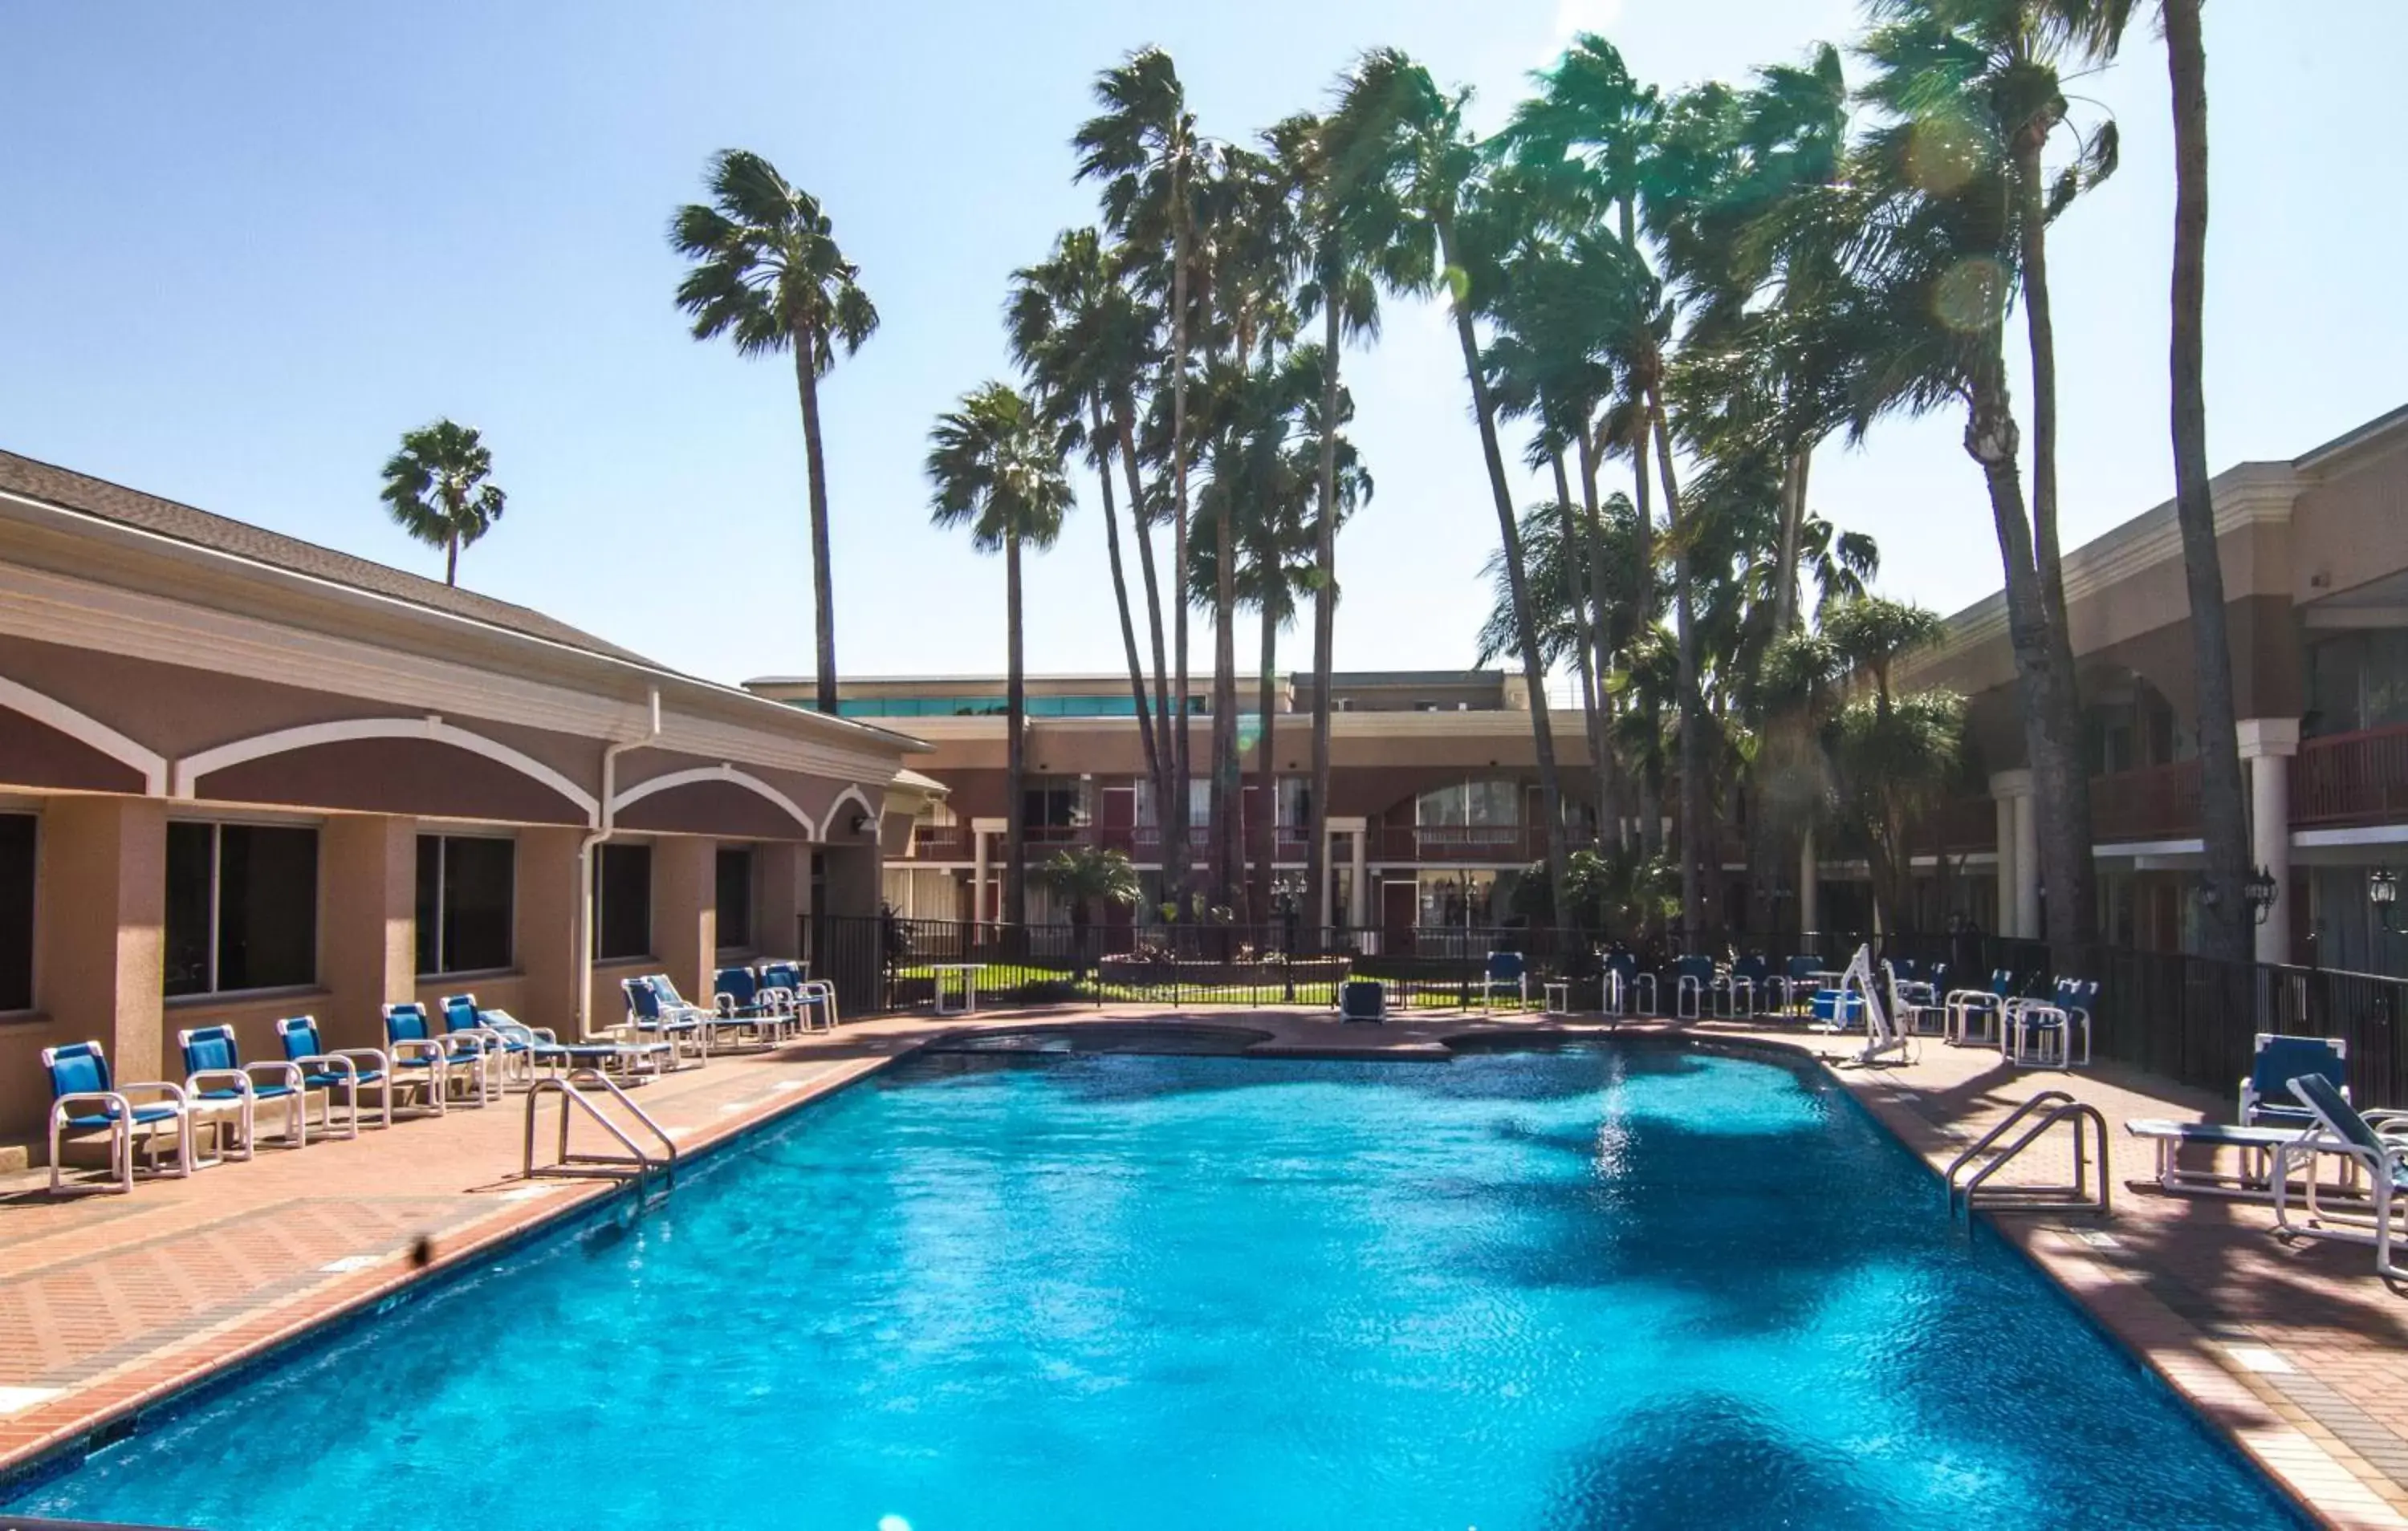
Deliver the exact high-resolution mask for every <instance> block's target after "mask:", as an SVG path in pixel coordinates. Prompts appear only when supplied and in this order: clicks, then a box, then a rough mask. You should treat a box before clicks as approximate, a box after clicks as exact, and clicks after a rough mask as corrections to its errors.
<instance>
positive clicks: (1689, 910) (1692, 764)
mask: <svg viewBox="0 0 2408 1531" xmlns="http://www.w3.org/2000/svg"><path fill="white" fill-rule="evenodd" d="M1647 421H1648V425H1649V427H1650V429H1651V432H1652V434H1653V435H1654V436H1655V438H1656V471H1657V472H1658V473H1659V474H1660V475H1662V477H1663V479H1664V525H1665V528H1666V530H1667V531H1668V532H1669V533H1670V536H1671V538H1672V639H1673V645H1674V649H1675V651H1676V653H1677V654H1678V656H1679V664H1680V671H1679V680H1678V682H1677V684H1678V685H1679V687H1680V693H1681V717H1680V727H1681V938H1682V940H1683V942H1684V944H1685V945H1686V946H1687V948H1688V949H1689V950H1690V951H1692V952H1695V951H1698V950H1699V947H1700V945H1701V944H1702V942H1703V940H1704V938H1705V888H1704V882H1703V877H1702V875H1701V872H1700V866H1701V864H1702V863H1703V862H1704V859H1705V858H1706V857H1707V856H1710V855H1713V856H1717V857H1719V848H1718V843H1717V842H1718V837H1717V836H1716V835H1715V833H1714V830H1713V825H1711V824H1709V823H1707V822H1706V818H1707V814H1706V727H1705V724H1706V719H1705V697H1704V695H1703V694H1701V693H1700V692H1699V689H1698V668H1699V665H1698V624H1697V620H1696V613H1695V611H1694V609H1693V608H1694V606H1695V593H1694V592H1693V590H1692V589H1691V585H1692V583H1693V581H1692V580H1691V579H1690V577H1689V538H1688V534H1687V529H1686V528H1685V527H1684V526H1683V525H1682V523H1681V484H1680V480H1679V479H1676V478H1675V477H1674V476H1673V473H1672V432H1671V429H1670V427H1669V426H1668V425H1666V424H1665V422H1664V396H1663V393H1662V392H1661V390H1660V389H1659V387H1658V386H1657V385H1656V382H1655V381H1654V380H1653V379H1650V380H1649V382H1648V384H1647Z"/></svg>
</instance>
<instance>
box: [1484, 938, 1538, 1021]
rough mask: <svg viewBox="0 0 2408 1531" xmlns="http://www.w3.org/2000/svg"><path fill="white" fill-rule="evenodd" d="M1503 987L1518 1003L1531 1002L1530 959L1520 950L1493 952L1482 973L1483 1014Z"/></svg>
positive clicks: (1527, 1003)
mask: <svg viewBox="0 0 2408 1531" xmlns="http://www.w3.org/2000/svg"><path fill="white" fill-rule="evenodd" d="M1500 989H1502V990H1503V991H1505V992H1506V993H1507V994H1512V996H1513V999H1514V1002H1515V1003H1516V1004H1517V1005H1521V1006H1524V1007H1527V1006H1528V1005H1529V1003H1530V960H1529V959H1528V958H1527V957H1525V956H1524V955H1522V953H1520V952H1490V953H1488V961H1487V963H1486V965H1485V966H1483V967H1482V969H1481V973H1480V1009H1481V1011H1482V1013H1483V1014H1485V1013H1486V1012H1487V1010H1488V1007H1489V1005H1490V1004H1491V1003H1492V1002H1493V1001H1494V1000H1495V999H1496V997H1497V992H1498V990H1500Z"/></svg>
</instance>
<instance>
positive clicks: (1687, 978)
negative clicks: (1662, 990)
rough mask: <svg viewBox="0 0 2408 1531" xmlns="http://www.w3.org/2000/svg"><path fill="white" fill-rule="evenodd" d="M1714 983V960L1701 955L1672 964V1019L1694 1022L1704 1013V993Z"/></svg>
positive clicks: (1678, 960)
mask: <svg viewBox="0 0 2408 1531" xmlns="http://www.w3.org/2000/svg"><path fill="white" fill-rule="evenodd" d="M1713 981H1714V959H1713V958H1712V957H1708V956H1702V955H1691V956H1686V957H1676V958H1674V959H1673V962H1672V1017H1673V1019H1674V1020H1677V1021H1695V1020H1696V1019H1698V1017H1699V1016H1700V1015H1701V1014H1703V1013H1704V1012H1705V1008H1706V991H1707V989H1708V988H1709V986H1711V985H1712V984H1713Z"/></svg>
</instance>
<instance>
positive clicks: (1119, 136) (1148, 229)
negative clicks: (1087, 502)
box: [1071, 48, 1204, 893]
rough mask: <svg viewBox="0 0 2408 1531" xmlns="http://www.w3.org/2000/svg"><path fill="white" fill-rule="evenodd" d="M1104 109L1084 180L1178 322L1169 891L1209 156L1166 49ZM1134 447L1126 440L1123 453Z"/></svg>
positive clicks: (1183, 701)
mask: <svg viewBox="0 0 2408 1531" xmlns="http://www.w3.org/2000/svg"><path fill="white" fill-rule="evenodd" d="M1095 93H1096V101H1097V105H1098V106H1099V107H1102V108H1103V109H1102V110H1101V111H1099V112H1098V113H1097V115H1096V116H1094V117H1091V118H1089V119H1088V120H1087V121H1086V122H1084V123H1083V124H1082V125H1081V126H1080V128H1079V131H1078V134H1077V135H1076V136H1075V137H1073V138H1072V140H1071V145H1072V147H1073V148H1074V149H1076V150H1078V153H1079V171H1078V179H1080V180H1096V181H1100V182H1102V183H1103V210H1104V224H1105V226H1106V227H1107V228H1109V229H1111V231H1112V234H1113V235H1114V236H1116V237H1117V238H1119V239H1120V240H1121V242H1122V243H1123V244H1125V245H1127V246H1130V247H1132V248H1133V249H1139V248H1141V249H1146V250H1158V251H1163V252H1165V253H1166V254H1167V256H1168V261H1169V265H1170V270H1169V273H1168V280H1167V281H1166V282H1165V283H1164V285H1165V286H1166V288H1167V289H1168V293H1167V296H1168V308H1169V315H1170V323H1169V328H1170V354H1169V357H1168V367H1169V370H1170V451H1169V455H1170V486H1171V494H1170V534H1171V555H1170V562H1171V573H1170V588H1171V591H1172V592H1173V594H1174V599H1173V600H1172V602H1171V635H1172V637H1171V651H1172V661H1171V664H1172V678H1171V687H1172V690H1171V697H1172V708H1173V717H1174V720H1175V721H1174V722H1173V723H1172V724H1171V730H1170V745H1171V756H1172V765H1171V775H1172V778H1173V780H1174V782H1175V784H1176V787H1177V791H1176V793H1175V794H1174V795H1173V796H1172V797H1171V798H1169V799H1162V798H1159V797H1157V799H1156V802H1157V805H1158V812H1157V814H1156V817H1158V818H1159V819H1160V820H1161V821H1162V851H1163V880H1164V883H1165V885H1166V887H1165V891H1166V893H1167V892H1168V891H1169V889H1170V888H1172V887H1175V886H1176V885H1178V884H1179V883H1182V882H1183V881H1185V880H1186V876H1187V855H1188V851H1187V809H1186V802H1187V792H1188V787H1187V783H1188V780H1190V778H1191V777H1192V776H1193V775H1194V772H1193V770H1192V769H1191V762H1190V758H1189V756H1190V742H1189V738H1188V728H1187V710H1188V691H1187V601H1186V592H1187V587H1188V573H1187V564H1188V547H1187V531H1188V527H1187V332H1188V322H1189V318H1190V315H1189V311H1188V301H1187V290H1188V281H1189V279H1190V277H1191V275H1192V274H1193V273H1192V270H1191V263H1190V258H1189V257H1190V250H1191V249H1192V247H1193V244H1194V241H1195V236H1196V207H1195V197H1196V193H1197V180H1198V179H1199V170H1200V169H1201V165H1200V162H1201V160H1202V159H1203V157H1204V156H1203V153H1202V148H1203V146H1202V144H1201V143H1200V141H1199V140H1198V139H1197V134H1196V116H1195V113H1193V112H1191V111H1189V110H1188V109H1187V92H1186V88H1185V87H1184V86H1183V85H1182V84H1181V83H1180V81H1179V70H1178V67H1177V66H1176V65H1175V64H1172V63H1171V60H1170V55H1169V54H1168V53H1167V52H1164V51H1163V50H1161V49H1159V48H1141V49H1139V50H1137V51H1136V52H1133V53H1131V54H1130V55H1129V56H1128V57H1127V58H1126V59H1125V60H1123V61H1122V62H1121V63H1120V64H1118V65H1116V66H1114V67H1112V68H1110V69H1107V70H1105V71H1104V72H1103V73H1101V74H1099V75H1097V77H1096V84H1095ZM1125 446H1126V442H1124V447H1125Z"/></svg>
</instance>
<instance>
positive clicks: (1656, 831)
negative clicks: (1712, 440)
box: [1630, 413, 1664, 861]
mask: <svg viewBox="0 0 2408 1531" xmlns="http://www.w3.org/2000/svg"><path fill="white" fill-rule="evenodd" d="M1654 434H1655V427H1654V424H1653V422H1650V421H1649V420H1648V419H1647V417H1646V416H1645V414H1644V413H1642V414H1641V416H1640V419H1639V426H1638V436H1636V437H1635V438H1634V439H1633V440H1632V442H1631V443H1630V466H1631V487H1632V489H1633V490H1635V491H1636V492H1637V500H1636V504H1635V505H1634V507H1633V508H1635V509H1636V510H1637V511H1638V512H1639V548H1638V553H1639V578H1640V580H1641V591H1642V593H1643V594H1642V595H1641V607H1640V612H1639V620H1640V622H1641V623H1642V624H1652V623H1653V622H1655V620H1656V612H1655V606H1656V511H1655V508H1654V506H1653V505H1652V503H1651V497H1650V494H1649V491H1648V484H1649V482H1650V481H1651V479H1652V478H1653V470H1651V469H1650V468H1649V467H1648V465H1647V442H1648V438H1649V437H1650V436H1653V435H1654ZM1648 726H1649V728H1650V729H1651V730H1655V731H1656V733H1654V734H1651V736H1650V739H1651V743H1650V745H1649V753H1650V755H1651V756H1652V755H1654V754H1655V753H1656V747H1655V744H1654V742H1653V740H1654V739H1655V738H1656V737H1660V733H1661V720H1659V719H1656V717H1654V716H1653V715H1652V714H1651V715H1650V717H1649V719H1648ZM1639 844H1640V847H1641V850H1643V851H1645V852H1646V854H1647V858H1648V859H1649V860H1650V861H1653V860H1655V859H1656V858H1657V857H1659V856H1661V855H1663V853H1664V784H1663V781H1662V780H1661V777H1660V774H1659V773H1658V772H1656V771H1655V770H1649V769H1644V768H1642V769H1641V772H1640V777H1639Z"/></svg>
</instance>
